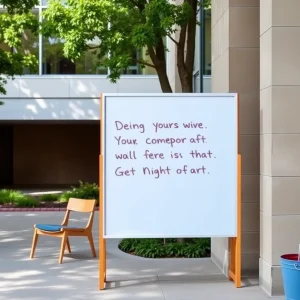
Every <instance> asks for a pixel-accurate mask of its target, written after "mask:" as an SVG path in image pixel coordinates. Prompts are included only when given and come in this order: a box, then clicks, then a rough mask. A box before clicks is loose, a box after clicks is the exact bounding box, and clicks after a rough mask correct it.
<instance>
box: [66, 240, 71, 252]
mask: <svg viewBox="0 0 300 300" xmlns="http://www.w3.org/2000/svg"><path fill="white" fill-rule="evenodd" d="M66 245H67V250H68V252H69V253H71V245H70V239H69V238H67V244H66Z"/></svg>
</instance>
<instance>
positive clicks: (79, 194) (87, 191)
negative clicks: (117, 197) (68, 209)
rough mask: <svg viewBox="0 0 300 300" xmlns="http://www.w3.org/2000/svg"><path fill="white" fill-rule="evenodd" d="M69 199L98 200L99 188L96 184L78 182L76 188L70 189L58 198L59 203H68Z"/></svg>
mask: <svg viewBox="0 0 300 300" xmlns="http://www.w3.org/2000/svg"><path fill="white" fill-rule="evenodd" d="M69 198H80V199H96V200H97V201H98V200H99V187H98V185H97V184H96V183H87V182H82V181H79V186H78V187H72V189H71V190H70V191H66V192H64V193H62V194H61V195H60V196H59V201H60V202H68V200H69Z"/></svg>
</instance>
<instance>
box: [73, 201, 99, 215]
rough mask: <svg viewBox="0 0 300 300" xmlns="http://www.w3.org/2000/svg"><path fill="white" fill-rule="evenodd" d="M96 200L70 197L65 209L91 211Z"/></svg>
mask: <svg viewBox="0 0 300 300" xmlns="http://www.w3.org/2000/svg"><path fill="white" fill-rule="evenodd" d="M95 205H96V200H94V199H93V200H92V199H77V198H70V199H69V202H68V206H67V210H70V211H76V212H85V213H88V212H93V211H94V209H95Z"/></svg>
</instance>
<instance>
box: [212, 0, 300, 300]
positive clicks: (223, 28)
mask: <svg viewBox="0 0 300 300" xmlns="http://www.w3.org/2000/svg"><path fill="white" fill-rule="evenodd" d="M299 38H300V2H299V1H297V0H287V1H280V0H272V1H271V0H260V1H259V0H212V92H238V93H239V95H240V135H239V144H240V145H239V146H240V152H241V154H242V157H243V159H242V163H243V166H242V170H243V176H242V180H243V186H242V195H243V197H242V199H243V204H242V231H243V234H242V266H243V272H244V274H246V273H253V272H254V273H255V272H257V273H259V281H260V286H261V287H262V288H263V289H264V290H265V291H266V292H267V293H268V294H269V295H279V294H282V293H283V285H282V276H281V268H280V256H281V255H282V254H286V253H297V252H298V248H299V240H298V238H297V237H298V233H299V231H300V226H299V225H300V205H299V201H298V198H299V192H300V190H299V186H300V185H299V180H300V179H299V178H300V167H299V166H300V163H299V151H300V127H299V117H298V109H299V105H300V102H299V91H300V89H299V87H300V60H299V51H300V42H299V40H300V39H299ZM228 249H229V248H228V240H227V239H213V241H212V257H213V259H214V261H215V262H216V263H217V264H218V265H219V266H220V267H222V268H223V269H224V270H226V267H227V255H228Z"/></svg>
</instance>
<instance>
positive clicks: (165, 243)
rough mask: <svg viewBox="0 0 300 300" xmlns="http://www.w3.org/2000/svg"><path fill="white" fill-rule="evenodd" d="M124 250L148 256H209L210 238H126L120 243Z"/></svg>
mask: <svg viewBox="0 0 300 300" xmlns="http://www.w3.org/2000/svg"><path fill="white" fill-rule="evenodd" d="M119 249H121V250H122V251H124V252H127V253H131V254H135V255H137V256H142V257H148V258H160V257H188V258H196V257H207V256H209V254H210V238H199V239H186V240H185V241H184V242H182V243H178V242H177V240H176V239H165V240H164V239H124V240H122V241H121V242H120V244H119Z"/></svg>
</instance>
